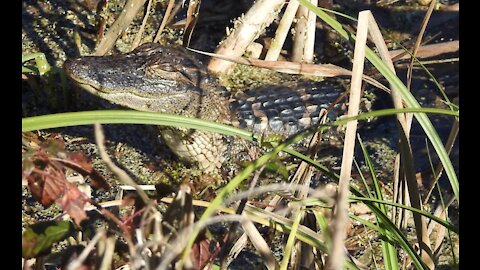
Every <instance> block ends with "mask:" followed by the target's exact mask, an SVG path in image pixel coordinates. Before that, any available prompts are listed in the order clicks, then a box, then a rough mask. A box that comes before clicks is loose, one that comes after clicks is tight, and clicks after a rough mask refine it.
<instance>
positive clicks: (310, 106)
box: [64, 43, 344, 172]
mask: <svg viewBox="0 0 480 270" xmlns="http://www.w3.org/2000/svg"><path fill="white" fill-rule="evenodd" d="M64 69H65V72H66V74H67V75H68V76H69V77H70V78H71V79H72V80H73V81H74V82H75V83H76V84H78V85H79V86H80V87H81V88H83V89H85V90H87V91H88V92H90V93H92V94H94V95H96V96H98V97H100V98H103V99H106V100H108V101H110V102H112V103H115V104H119V105H121V106H125V107H128V108H131V109H134V110H139V111H148V112H161V113H169V114H176V115H184V116H187V117H195V118H199V119H204V120H209V121H215V122H218V123H224V124H229V125H233V126H236V127H239V128H244V129H247V130H249V131H252V132H255V133H261V134H268V135H270V134H277V135H283V136H290V135H293V134H295V133H297V132H300V131H302V130H304V129H306V128H308V127H310V126H312V125H315V124H317V123H318V122H319V114H320V110H321V109H322V108H327V107H329V106H330V105H331V104H332V102H333V101H335V100H336V99H337V98H338V97H339V96H340V95H341V94H342V93H343V92H344V88H343V87H341V86H340V85H339V84H338V83H336V82H335V81H330V80H324V81H322V82H303V83H297V82H295V83H289V84H285V85H270V86H263V87H258V88H254V89H249V90H246V91H239V92H237V93H235V94H230V92H229V91H227V90H226V89H225V88H224V87H223V86H221V84H220V83H219V81H218V79H217V78H216V77H215V76H214V75H212V74H210V73H209V72H208V70H207V69H206V66H205V65H204V64H203V63H202V62H201V61H200V60H199V57H198V56H197V55H196V54H194V53H193V52H191V51H188V50H187V49H185V48H183V47H178V46H162V45H159V44H156V43H146V44H143V45H141V46H139V47H137V48H136V49H135V50H133V51H132V52H129V53H126V54H118V55H110V56H85V57H81V58H78V59H73V60H67V61H66V62H65V64H64ZM337 106H339V105H337ZM160 133H161V136H162V138H163V140H164V141H165V143H166V144H167V145H168V147H169V148H170V149H171V150H172V151H173V152H174V153H175V154H176V155H177V156H178V157H180V158H181V159H182V160H185V161H187V162H189V163H195V164H197V165H198V166H199V167H200V169H202V170H204V171H206V172H214V171H217V170H218V169H220V168H221V166H222V164H223V163H224V162H225V157H226V154H227V152H228V151H229V149H230V148H229V145H230V144H231V141H232V140H231V139H229V138H227V137H226V136H224V135H221V134H217V133H213V132H206V131H199V130H191V129H184V128H178V127H160Z"/></svg>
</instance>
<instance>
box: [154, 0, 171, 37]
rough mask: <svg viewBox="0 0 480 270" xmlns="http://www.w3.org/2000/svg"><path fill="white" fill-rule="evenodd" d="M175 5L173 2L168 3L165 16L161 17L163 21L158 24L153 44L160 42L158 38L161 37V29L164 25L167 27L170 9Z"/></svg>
mask: <svg viewBox="0 0 480 270" xmlns="http://www.w3.org/2000/svg"><path fill="white" fill-rule="evenodd" d="M174 5H175V0H170V1H169V2H168V6H167V10H165V14H164V15H163V20H162V23H161V24H160V27H159V28H158V31H157V34H156V35H155V39H153V42H155V43H157V42H158V41H159V40H160V37H161V36H162V32H163V29H164V28H165V25H167V21H168V17H170V14H171V12H172V9H173V7H174Z"/></svg>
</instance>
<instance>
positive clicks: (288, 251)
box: [280, 211, 303, 270]
mask: <svg viewBox="0 0 480 270" xmlns="http://www.w3.org/2000/svg"><path fill="white" fill-rule="evenodd" d="M302 216H303V212H302V211H297V215H296V216H295V219H294V220H293V225H292V229H291V230H290V234H289V235H288V239H287V244H286V245H285V248H284V250H283V259H282V264H281V265H280V270H287V269H288V263H289V262H290V256H291V255H292V251H293V249H294V248H295V238H296V235H297V231H298V225H300V221H301V220H302Z"/></svg>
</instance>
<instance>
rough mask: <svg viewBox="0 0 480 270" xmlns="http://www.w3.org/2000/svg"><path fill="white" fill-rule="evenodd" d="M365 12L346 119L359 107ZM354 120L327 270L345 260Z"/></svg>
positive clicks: (359, 29)
mask: <svg viewBox="0 0 480 270" xmlns="http://www.w3.org/2000/svg"><path fill="white" fill-rule="evenodd" d="M369 14H370V13H369V12H368V11H362V12H360V13H359V16H358V27H357V38H356V41H355V50H354V57H353V68H352V84H351V87H350V98H349V106H348V116H349V117H353V116H356V115H358V110H359V108H360V97H361V91H362V75H363V67H364V63H365V47H366V43H367V34H368V18H369V17H368V15H369ZM357 122H358V121H357V120H354V121H350V122H348V123H347V125H346V126H347V128H346V131H345V144H344V147H343V155H342V165H341V169H340V179H339V184H338V193H337V199H336V205H335V213H334V217H333V226H332V232H333V233H332V249H331V252H330V254H329V258H328V262H327V269H330V270H337V269H342V267H343V264H344V261H345V245H344V240H345V238H346V228H345V227H346V225H347V224H348V220H349V217H348V196H349V194H350V192H349V187H350V178H351V173H352V164H353V154H354V149H355V137H356V132H357Z"/></svg>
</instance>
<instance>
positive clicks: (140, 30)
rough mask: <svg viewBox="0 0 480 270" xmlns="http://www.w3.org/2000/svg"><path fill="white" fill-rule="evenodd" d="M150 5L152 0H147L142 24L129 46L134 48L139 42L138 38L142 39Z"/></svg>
mask: <svg viewBox="0 0 480 270" xmlns="http://www.w3.org/2000/svg"><path fill="white" fill-rule="evenodd" d="M151 6H152V0H148V4H147V11H146V12H145V16H143V21H142V26H140V29H139V30H138V32H137V34H136V35H135V39H134V40H133V43H132V46H131V48H132V49H134V48H136V47H138V45H139V44H140V40H141V39H142V34H143V32H144V31H145V25H146V24H147V20H148V15H150V8H151Z"/></svg>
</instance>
